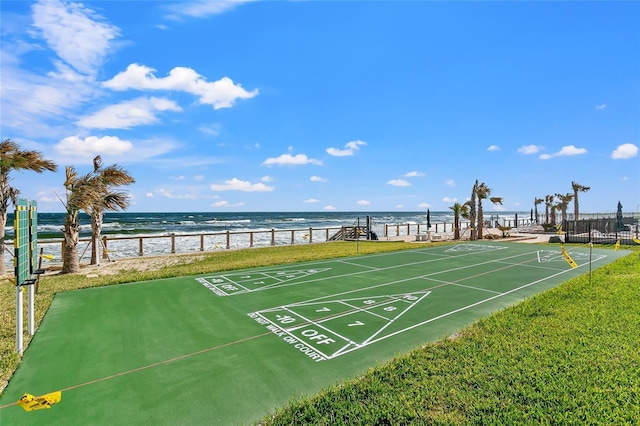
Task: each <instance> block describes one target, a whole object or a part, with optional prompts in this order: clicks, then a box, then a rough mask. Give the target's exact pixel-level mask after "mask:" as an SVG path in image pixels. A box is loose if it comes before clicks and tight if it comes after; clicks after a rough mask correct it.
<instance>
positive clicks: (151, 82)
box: [102, 64, 258, 109]
mask: <svg viewBox="0 0 640 426" xmlns="http://www.w3.org/2000/svg"><path fill="white" fill-rule="evenodd" d="M155 71H156V70H155V69H153V68H149V67H146V66H144V65H139V64H131V65H129V66H128V67H127V70H126V71H123V72H121V73H119V74H117V75H116V76H115V77H113V78H112V79H111V80H108V81H105V82H104V83H102V85H103V86H104V87H107V88H109V89H113V90H128V89H136V90H173V91H182V92H187V93H190V94H192V95H195V96H198V97H199V98H200V103H202V104H207V105H213V108H214V109H220V108H230V107H232V106H233V104H234V102H235V101H236V100H238V99H250V98H253V97H254V96H256V95H257V94H258V89H255V90H253V91H251V92H247V91H246V90H245V89H243V88H242V86H241V85H239V84H235V83H234V82H233V80H231V79H230V78H229V77H222V78H221V79H220V80H217V81H214V82H208V81H206V79H205V78H204V77H202V76H201V75H200V74H198V73H197V72H195V71H194V70H193V69H191V68H187V67H175V68H173V69H172V70H171V71H169V75H168V76H167V77H164V78H157V77H156V76H155V75H153V73H154V72H155Z"/></svg>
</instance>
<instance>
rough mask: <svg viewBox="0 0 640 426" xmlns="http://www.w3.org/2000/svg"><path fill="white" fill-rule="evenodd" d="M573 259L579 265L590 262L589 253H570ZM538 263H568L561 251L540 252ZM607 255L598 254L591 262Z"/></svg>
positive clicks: (592, 257)
mask: <svg viewBox="0 0 640 426" xmlns="http://www.w3.org/2000/svg"><path fill="white" fill-rule="evenodd" d="M568 253H569V255H570V256H571V258H572V259H573V260H574V261H576V262H577V263H578V264H584V263H588V262H589V253H584V252H573V251H568ZM537 255H538V263H547V262H560V263H563V262H566V260H565V258H564V255H563V254H562V251H560V250H538V251H537ZM605 257H606V256H605V255H602V254H596V255H595V256H594V255H592V256H591V261H592V262H595V261H597V260H600V259H603V258H605Z"/></svg>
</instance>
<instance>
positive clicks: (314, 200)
mask: <svg viewBox="0 0 640 426" xmlns="http://www.w3.org/2000/svg"><path fill="white" fill-rule="evenodd" d="M304 202H305V203H319V202H320V200H317V199H315V198H307V199H306V200H304Z"/></svg>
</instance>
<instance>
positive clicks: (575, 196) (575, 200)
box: [571, 182, 591, 220]
mask: <svg viewBox="0 0 640 426" xmlns="http://www.w3.org/2000/svg"><path fill="white" fill-rule="evenodd" d="M571 188H573V220H578V213H579V212H580V207H579V204H578V192H587V191H588V190H590V189H591V187H589V186H583V185H580V184H579V183H576V182H571Z"/></svg>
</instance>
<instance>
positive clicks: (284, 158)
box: [262, 154, 322, 166]
mask: <svg viewBox="0 0 640 426" xmlns="http://www.w3.org/2000/svg"><path fill="white" fill-rule="evenodd" d="M262 164H264V165H265V166H274V165H275V166H287V165H296V166H297V165H304V164H315V165H321V164H322V162H321V161H319V160H314V159H313V158H308V157H307V156H306V155H305V154H298V155H291V154H282V155H281V156H280V157H275V158H267V159H266V160H264V162H263V163H262Z"/></svg>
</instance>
